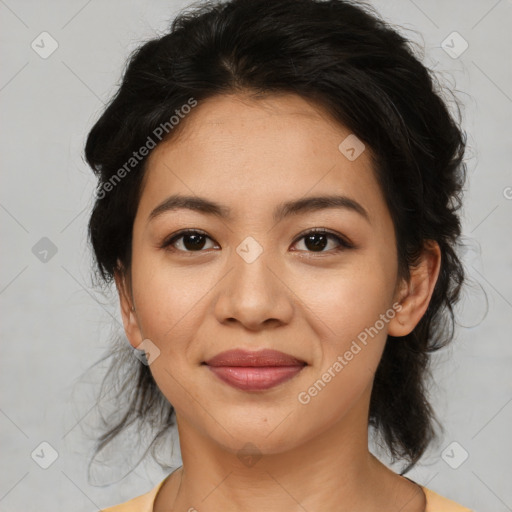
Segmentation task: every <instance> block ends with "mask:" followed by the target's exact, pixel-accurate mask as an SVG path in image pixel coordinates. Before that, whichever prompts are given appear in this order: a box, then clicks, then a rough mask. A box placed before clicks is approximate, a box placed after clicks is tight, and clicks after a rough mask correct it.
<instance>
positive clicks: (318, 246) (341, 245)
mask: <svg viewBox="0 0 512 512" xmlns="http://www.w3.org/2000/svg"><path fill="white" fill-rule="evenodd" d="M300 240H304V242H303V243H304V246H305V248H306V249H305V250H306V251H308V252H329V251H330V250H332V251H339V250H343V249H350V248H352V247H353V245H352V244H351V243H349V242H348V241H347V240H345V239H344V238H342V237H340V236H338V235H335V234H334V233H331V232H329V231H325V230H320V229H319V230H313V231H309V232H308V233H306V234H304V235H302V236H301V237H300V238H299V239H298V240H297V242H298V241H300ZM329 240H334V241H335V246H334V247H331V248H328V249H327V250H324V249H325V248H326V247H328V245H329ZM297 242H296V243H297ZM336 244H337V245H336Z"/></svg>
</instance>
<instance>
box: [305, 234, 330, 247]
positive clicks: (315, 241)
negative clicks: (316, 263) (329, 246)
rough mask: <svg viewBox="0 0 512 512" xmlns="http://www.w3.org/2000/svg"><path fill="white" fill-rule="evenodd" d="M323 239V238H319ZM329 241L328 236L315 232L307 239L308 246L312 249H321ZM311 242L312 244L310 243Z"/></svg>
mask: <svg viewBox="0 0 512 512" xmlns="http://www.w3.org/2000/svg"><path fill="white" fill-rule="evenodd" d="M319 239H321V240H319ZM326 241H327V236H326V235H323V234H318V233H315V234H313V235H308V236H307V237H306V240H305V244H306V247H307V248H308V249H310V250H312V251H321V250H322V249H324V248H325V246H326ZM308 242H311V245H309V244H308Z"/></svg>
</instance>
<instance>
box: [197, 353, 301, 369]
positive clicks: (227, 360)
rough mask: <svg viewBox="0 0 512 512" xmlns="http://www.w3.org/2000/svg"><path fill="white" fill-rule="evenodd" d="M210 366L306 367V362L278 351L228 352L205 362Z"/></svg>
mask: <svg viewBox="0 0 512 512" xmlns="http://www.w3.org/2000/svg"><path fill="white" fill-rule="evenodd" d="M205 364H207V365H208V366H262V367H263V366H266V367H268V366H304V365H305V364H306V362H305V361H302V360H301V359H298V358H296V357H294V356H291V355H289V354H285V353H284V352H279V351H278V350H270V349H264V350H258V351H247V350H242V349H235V350H228V351H226V352H221V353H220V354H217V355H216V356H214V357H212V358H211V359H208V361H205Z"/></svg>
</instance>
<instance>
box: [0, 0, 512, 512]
mask: <svg viewBox="0 0 512 512" xmlns="http://www.w3.org/2000/svg"><path fill="white" fill-rule="evenodd" d="M372 3H373V5H374V6H375V7H376V8H377V10H378V11H379V12H380V13H381V14H382V16H383V17H384V18H385V19H386V20H388V21H390V22H392V23H394V24H397V25H400V26H401V27H403V33H404V34H405V35H406V36H407V37H409V38H411V39H412V40H413V41H416V42H418V43H419V44H420V45H421V46H422V47H423V48H424V56H423V57H422V60H423V62H424V63H425V64H426V65H427V66H428V67H430V68H432V69H434V70H435V71H436V73H437V75H438V77H439V80H440V81H441V83H442V84H443V85H446V86H447V87H449V88H451V89H452V90H455V93H456V96H457V98H458V99H459V101H460V102H461V103H462V104H463V128H464V129H465V130H466V131H467V133H468V149H467V157H466V161H467V165H468V187H469V189H468V191H467V193H466V198H465V207H464V211H463V226H464V238H465V242H466V244H467V248H466V249H465V253H464V262H465V265H466V269H467V273H468V276H469V278H470V280H471V282H472V284H470V285H469V286H467V287H466V291H465V295H464V298H463V302H462V304H461V307H460V308H459V309H458V311H459V314H460V317H459V318H460V319H459V324H460V325H459V327H458V329H457V334H456V339H455V341H454V342H453V344H452V345H451V346H450V347H449V348H448V349H447V350H443V351H442V352H441V353H439V354H438V355H436V358H435V360H436V370H435V374H434V375H435V387H432V399H433V403H434V406H435V410H436V412H437V414H438V416H439V418H440V419H441V420H442V422H443V424H444V427H445V431H444V433H443V435H442V438H441V439H440V441H439V443H437V444H436V445H435V446H432V448H431V449H430V450H429V452H428V453H427V454H426V455H425V456H424V458H423V459H422V461H421V464H420V465H418V467H416V468H415V469H413V470H412V471H411V472H409V473H408V474H407V475H408V476H409V477H410V478H412V479H414V480H416V481H417V482H419V483H421V484H424V485H427V486H428V487H430V488H431V489H433V490H435V491H437V492H438V493H440V494H443V495H446V496H448V497H450V498H451V499H453V500H456V501H459V502H461V503H463V504H464V505H466V506H469V507H472V508H474V509H475V510H477V511H482V512H483V511H490V510H492V511H494V512H505V511H510V510H512V487H511V486H510V482H511V481H512V480H511V477H512V469H511V462H510V461H511V459H512V450H511V442H510V432H511V423H512V421H511V420H512V379H511V371H510V368H511V364H512V343H510V341H511V335H510V331H511V329H512V279H511V273H512V272H511V271H512V261H511V259H512V239H511V229H510V220H511V218H512V173H511V170H510V169H511V167H510V162H511V160H512V155H511V151H510V123H509V122H510V119H511V118H512V89H511V84H512V72H511V63H512V59H511V58H510V57H511V55H510V48H511V47H512V37H511V32H512V31H511V30H510V26H511V21H512V2H511V1H510V0H472V1H468V0H449V1H441V0H435V1H429V2H420V0H414V1H413V0H386V1H385V0H374V1H373V2H372ZM186 5H189V4H188V2H185V1H179V2H178V1H175V0H174V1H173V0H165V1H164V0H151V1H150V0H144V1H138V2H136V1H133V0H132V1H120V0H109V1H99V0H89V1H86V0H72V1H69V0H68V1H64V0H46V1H35V0H32V1H29V0H26V1H23V0H17V1H16V0H5V1H4V0H0V33H1V50H0V51H1V61H2V68H1V70H0V102H1V119H2V122H1V125H0V126H1V136H0V158H1V164H2V187H1V192H0V219H1V239H2V247H3V254H2V265H1V268H0V300H1V307H2V323H1V329H2V330H1V334H2V357H1V359H0V364H1V370H0V379H1V386H2V394H1V398H0V429H1V432H2V435H1V441H0V442H1V459H2V467H3V470H2V471H1V475H0V509H1V510H2V511H3V512H20V511H23V512H31V511H38V512H41V511H50V510H52V511H71V510H73V511H75V512H82V511H83V512H87V511H90V512H92V511H94V510H98V508H101V507H105V506H107V505H113V504H115V503H120V502H122V501H124V500H127V499H129V498H132V497H134V496H136V495H138V494H141V493H143V492H146V491H147V490H149V489H150V488H151V487H152V486H153V485H155V484H156V483H157V482H159V481H160V480H161V479H162V478H163V477H164V476H165V474H166V473H167V472H169V471H163V470H162V469H160V467H159V466H158V465H157V464H156V463H154V462H152V460H151V459H149V458H148V459H147V460H146V461H145V462H143V463H141V464H140V465H139V466H138V467H137V468H136V469H135V470H133V471H131V469H132V466H131V464H132V463H133V462H136V457H135V455H133V454H134V453H137V450H136V448H138V446H139V443H138V441H136V440H135V437H134V436H133V433H132V434H129V435H127V436H125V437H124V438H123V439H122V440H121V441H120V442H119V443H118V444H117V448H116V450H112V453H111V454H110V455H112V463H111V465H108V464H106V463H103V464H102V462H101V461H99V462H97V463H96V464H95V465H93V466H92V467H91V475H90V476H91V478H90V479H89V480H88V476H87V463H88V461H89V457H90V455H91V449H92V446H93V445H92V439H93V437H92V436H93V434H94V433H93V432H92V433H91V429H92V428H93V427H94V425H95V424H96V422H97V411H96V408H95V392H96V387H95V386H94V384H95V383H99V379H100V378H101V376H102V372H101V371H98V370H96V371H94V372H89V373H86V374H85V375H82V374H83V373H84V372H85V371H86V370H87V368H88V366H90V365H91V364H92V363H94V362H95V361H96V360H97V359H98V358H100V357H101V355H102V354H103V353H104V351H105V350H106V348H107V347H108V345H109V343H110V340H111V338H112V336H114V335H116V333H119V332H120V328H121V326H120V323H119V319H120V317H119V311H118V306H117V303H116V300H115V296H114V295H112V294H111V295H110V296H109V295H103V294H101V293H100V292H99V291H98V290H96V289H94V288H93V287H92V286H91V277H90V271H91V261H92V260H91V253H90V250H89V248H88V246H87V242H86V224H87V221H88V215H89V212H90V209H91V206H92V198H93V191H94V183H95V182H94V179H93V175H92V172H91V171H90V169H89V168H88V167H87V166H86V164H85V163H84V161H83V159H82V151H83V146H84V142H85V136H86V134H87V132H88V130H89V129H90V128H91V126H92V124H93V123H94V121H95V120H96V119H97V118H98V116H99V114H100V112H101V110H102V108H103V105H104V103H105V102H106V101H108V100H109V98H110V97H111V96H112V94H113V93H114V92H115V90H116V88H117V84H118V83H119V81H120V77H121V73H122V70H123V68H124V65H125V61H126V58H127V57H128V55H129V53H130V52H131V51H132V50H133V49H134V48H135V47H136V46H138V45H139V43H140V42H141V41H144V40H147V39H150V38H152V37H155V36H157V35H160V34H162V33H163V32H164V31H165V30H166V29H167V27H168V24H169V21H170V20H171V19H172V18H173V17H174V14H175V13H176V12H177V11H178V10H179V9H180V8H182V7H184V6H186ZM451 105H452V107H453V103H451ZM507 143H508V144H507ZM486 311H487V314H486ZM123 457H128V460H124V459H123ZM179 457H180V455H179V447H178V446H177V445H176V446H175V450H174V459H173V462H172V464H174V467H177V466H178V465H180V458H179ZM116 464H117V466H116ZM125 475H126V476H125ZM101 482H103V483H104V484H107V483H109V482H112V483H111V485H103V486H101V485H99V484H100V483H101Z"/></svg>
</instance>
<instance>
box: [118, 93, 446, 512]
mask: <svg viewBox="0 0 512 512" xmlns="http://www.w3.org/2000/svg"><path fill="white" fill-rule="evenodd" d="M349 134H350V131H348V130H347V129H346V128H344V127H343V126H340V125H339V124H338V123H336V122H334V121H333V120H332V119H330V118H329V116H328V115H327V114H326V113H325V112H323V111H322V109H321V108H320V107H318V106H317V105H315V104H313V103H311V102H308V101H306V100H304V99H303V98H300V97H298V96H295V95H279V96H277V95H270V96H266V97H258V98H254V97H250V96H249V95H248V94H242V93H238V94H236V95H235V94H233V95H223V96H217V97H214V98H211V99H209V100H206V101H204V102H201V103H199V105H198V106H197V107H195V109H194V110H193V111H192V112H191V113H190V114H189V115H188V116H187V117H186V119H185V120H184V121H182V124H181V125H180V131H179V132H177V133H175V134H174V136H173V138H171V139H169V140H168V141H166V142H164V143H162V144H160V145H159V146H157V148H155V150H154V151H153V152H152V153H151V155H150V157H149V160H148V166H147V171H146V175H145V178H144V183H143V189H142V194H141V198H140V203H139V206H138V210H137V214H136V218H135V221H134V226H133V245H132V265H131V268H130V269H125V270H124V271H123V270H120V271H119V272H118V273H117V275H116V283H117V286H118V291H119V296H120V301H121V310H122V315H123V321H124V326H125V330H126V334H127V337H128V339H129V340H130V343H131V344H132V345H133V346H134V347H138V346H140V344H141V342H142V341H143V340H145V339H149V340H151V342H152V343H153V344H154V346H156V347H157V348H158V350H159V353H158V356H157V357H156V358H155V359H154V361H153V362H151V364H150V370H151V372H152V375H153V377H154V379H155V381H156V382H157V384H158V386H159V388H160V389H161V391H162V392H163V394H164V395H165V396H166V398H167V399H168V400H169V401H170V402H171V403H172V404H173V406H174V407H175V409H176V417H177V424H178V430H179V436H180V446H181V454H182V459H183V466H182V467H181V468H180V469H178V470H177V471H175V472H174V473H172V475H171V476H170V477H169V478H167V480H166V482H165V483H164V485H163V487H162V488H161V490H160V492H159V494H158V496H157V498H156V501H155V506H154V511H155V512H162V511H164V510H165V511H171V510H172V511H188V510H194V509H195V510H198V511H201V512H210V511H218V510H224V511H231V510H233V511H235V510H237V511H239V510H244V511H248V512H251V511H261V510H265V511H268V512H272V511H280V512H292V511H299V510H300V511H303V510H308V511H317V510H337V511H342V512H343V511H346V512H348V511H353V510H359V511H368V512H370V511H378V510H379V511H382V510H390V511H391V510H396V511H399V510H400V511H401V512H419V511H423V510H424V507H425V496H424V494H423V492H422V491H421V489H420V488H419V487H418V486H417V485H415V484H414V483H412V482H410V481H409V480H407V479H405V478H403V477H401V476H399V475H397V474H395V473H394V472H392V471H391V470H389V469H388V468H387V467H386V466H384V465H383V464H382V463H381V462H379V461H378V460H377V459H376V458H375V457H374V456H373V455H371V454H370V453H369V450H368V420H367V418H368V409H369V401H370V395H371V389H372V384H373V378H374V374H375V371H376V368H377V365H378V363H379V360H380V358H381V355H382V351H383V349H384V344H385V341H386V337H387V335H388V334H392V335H393V336H404V335H406V334H408V333H409V332H411V331H412V329H413V328H414V327H415V325H416V324H417V323H418V321H419V320H420V318H421V317H422V315H423V314H424V312H425V310H426V308H427V306H428V302H429V300H430V297H431V294H432V291H433V288H434V284H435V281H436V279H437V276H438V273H439V264H440V252H439V248H438V246H437V244H435V243H430V244H426V248H425V250H424V253H423V256H422V257H421V259H420V261H419V263H418V265H417V266H416V267H414V268H413V269H411V277H410V279H409V280H408V281H407V282H406V281H404V280H402V279H400V278H399V274H398V261H397V253H396V247H395V245H396V241H395V232H394V226H393V222H392V219H391V217H390V214H389V211H388V209H387V206H386V203H385V200H384V197H383V195H382V192H381V190H380V188H379V186H378V183H377V180H376V178H375V175H374V172H373V170H372V166H371V161H370V154H369V149H368V148H367V149H366V150H365V151H364V152H363V153H362V154H361V155H360V156H359V157H358V158H357V159H355V160H354V161H350V160H349V159H347V158H346V157H345V156H344V155H343V154H342V153H341V152H340V150H339V149H338V146H339V144H340V143H341V142H342V141H343V140H344V139H345V138H346V137H347V136H348V135H349ZM334 193H335V194H339V195H343V196H346V197H348V198H350V199H352V200H354V201H357V203H359V204H360V205H361V206H362V207H363V208H364V210H365V211H366V212H367V216H368V218H365V217H364V216H363V215H361V214H360V213H358V212H356V211H354V210H352V209H350V208H327V209H321V210H318V211H309V212H302V213H299V214H297V215H292V216H289V217H286V218H284V219H282V220H280V221H279V222H275V221H274V220H273V218H272V212H273V211H274V208H275V207H276V206H277V205H278V204H280V203H282V202H283V201H289V200H294V199H301V198H304V197H311V196H319V195H329V194H334ZM173 194H180V195H192V196H200V197H203V198H207V199H209V200H212V201H215V202H218V203H220V204H222V205H224V206H226V207H229V208H230V209H231V211H232V217H231V218H222V219H221V218H218V217H215V216H212V215H208V214H205V213H203V212H197V211H192V210H188V209H178V210H172V211H166V212H163V213H161V214H160V215H158V216H156V217H154V218H153V219H151V220H150V219H149V218H150V214H151V212H152V211H153V210H154V209H155V208H156V207H158V206H159V205H160V204H161V203H162V202H164V201H165V200H166V199H167V198H168V197H169V196H171V195H173ZM312 228H325V229H327V230H331V231H333V232H335V233H336V234H339V235H340V236H341V237H344V238H346V239H348V240H349V241H350V242H351V243H352V245H353V246H352V247H351V248H342V250H340V251H336V250H335V249H336V248H337V247H340V243H339V242H338V241H337V240H336V239H332V238H330V237H328V238H327V240H326V246H325V247H324V248H323V249H321V252H316V251H314V247H313V249H312V248H311V247H312V245H311V244H309V245H307V244H306V239H305V238H304V235H305V234H306V233H307V232H308V231H309V230H311V229H312ZM183 229H197V230H200V231H204V232H205V233H206V235H207V236H206V237H205V238H204V245H203V247H202V248H199V249H196V250H194V246H192V250H191V249H190V246H191V245H190V238H186V237H185V239H184V238H181V239H178V240H177V241H175V242H174V245H173V246H168V247H162V243H163V241H164V240H166V239H169V236H170V235H173V234H174V233H177V232H178V231H180V230H183ZM249 236H250V237H252V238H254V239H255V240H256V241H257V243H258V244H259V245H260V246H261V248H262V251H263V252H262V253H261V254H260V255H259V257H258V258H257V259H256V260H255V261H252V262H251V263H248V262H247V261H246V260H244V259H243V258H242V257H241V256H240V255H239V253H237V251H236V249H237V247H239V246H240V244H241V242H243V241H244V239H246V238H247V237H249ZM185 242H187V244H188V245H186V244H185ZM187 248H188V252H187ZM394 303H395V304H399V306H400V311H396V309H397V308H395V310H393V304H394ZM390 310H391V311H394V312H395V315H394V317H393V318H392V319H390V320H388V322H385V325H384V327H383V328H382V329H381V330H380V331H379V332H378V335H375V336H374V337H373V338H369V341H368V343H367V345H366V346H362V347H363V348H362V349H361V350H360V351H359V352H358V353H357V355H355V356H354V357H353V359H352V360H350V361H349V362H348V364H347V365H346V366H344V367H343V369H342V371H340V372H338V373H336V376H335V377H334V378H332V379H331V380H330V382H329V383H328V384H326V385H325V387H324V388H323V389H322V390H321V391H320V392H319V393H318V394H317V395H316V396H314V397H312V398H311V400H310V401H309V403H307V404H303V403H300V402H299V400H298V395H299V393H301V392H304V391H307V390H308V389H309V388H310V387H311V386H312V384H313V383H314V382H315V381H317V380H318V379H319V378H320V377H321V376H322V374H324V373H325V372H326V371H327V370H328V368H329V367H332V366H333V363H334V362H335V361H336V360H337V357H338V356H339V355H343V354H344V353H345V352H346V351H347V350H349V348H350V346H351V343H352V341H353V340H356V339H357V336H358V334H360V333H361V332H362V331H364V329H365V328H367V327H370V326H374V325H375V323H376V321H377V320H378V319H379V315H381V314H384V313H386V312H387V311H390ZM397 342H399V341H397ZM233 348H245V349H247V350H259V349H263V348H273V349H277V350H280V351H282V352H285V353H288V354H291V355H293V356H295V357H298V358H300V359H302V360H304V361H306V362H307V366H306V367H305V368H304V369H303V370H302V371H301V372H300V373H299V374H298V375H296V376H295V377H294V378H293V379H291V380H288V381H287V382H284V383H282V384H279V385H278V386H276V387H274V388H271V389H269V390H266V391H263V392H262V391H259V392H247V391H241V390H238V389H235V388H232V387H231V386H228V385H227V384H225V383H223V382H222V381H220V380H219V379H218V378H217V377H216V376H215V375H214V374H213V373H212V372H211V371H210V370H209V369H208V367H206V366H204V365H202V364H201V363H202V362H203V361H205V360H207V359H209V358H210V357H212V356H214V355H215V354H217V353H219V352H222V351H225V350H229V349H233ZM150 353H151V351H150ZM153 354H156V352H153ZM331 371H332V370H331ZM247 443H251V446H252V453H253V455H254V456H255V457H256V458H255V459H253V462H252V463H250V464H249V463H247V462H246V463H244V461H243V460H241V458H240V457H239V456H238V455H239V451H240V450H241V449H242V448H243V447H244V446H246V444H247ZM245 450H246V451H251V450H249V449H248V448H247V447H246V449H245ZM254 461H256V463H254Z"/></svg>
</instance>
